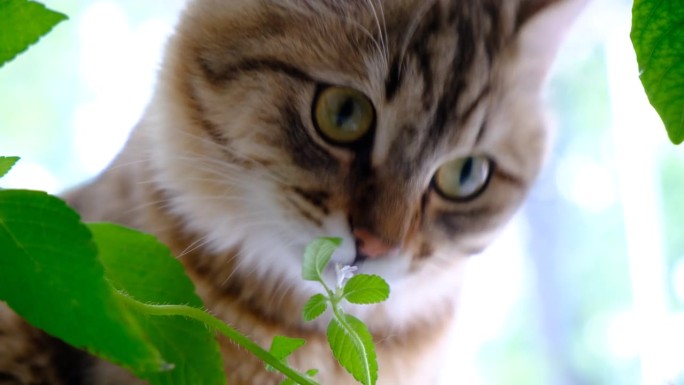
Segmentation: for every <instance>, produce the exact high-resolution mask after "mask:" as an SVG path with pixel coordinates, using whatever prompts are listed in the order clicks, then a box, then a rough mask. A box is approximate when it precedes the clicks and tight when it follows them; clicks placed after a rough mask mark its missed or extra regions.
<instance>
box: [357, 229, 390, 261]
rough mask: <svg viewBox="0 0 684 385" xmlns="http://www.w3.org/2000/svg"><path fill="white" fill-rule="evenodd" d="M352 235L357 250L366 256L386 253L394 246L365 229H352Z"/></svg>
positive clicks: (377, 255)
mask: <svg viewBox="0 0 684 385" xmlns="http://www.w3.org/2000/svg"><path fill="white" fill-rule="evenodd" d="M354 236H355V237H356V240H357V242H358V250H359V251H360V252H361V254H363V255H364V256H366V257H368V258H378V257H381V256H383V255H387V254H389V253H390V252H392V251H393V250H394V249H395V248H396V247H395V246H392V245H390V244H388V243H387V242H385V241H383V240H382V239H380V237H378V236H377V235H375V234H373V233H371V232H370V231H368V230H365V229H354Z"/></svg>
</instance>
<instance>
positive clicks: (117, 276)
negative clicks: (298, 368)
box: [88, 223, 226, 385]
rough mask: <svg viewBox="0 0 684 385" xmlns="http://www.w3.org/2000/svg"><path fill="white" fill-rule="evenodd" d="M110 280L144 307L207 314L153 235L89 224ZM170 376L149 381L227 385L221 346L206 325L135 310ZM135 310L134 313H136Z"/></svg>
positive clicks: (151, 377)
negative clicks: (178, 308) (151, 305)
mask: <svg viewBox="0 0 684 385" xmlns="http://www.w3.org/2000/svg"><path fill="white" fill-rule="evenodd" d="M88 227H89V228H90V230H91V232H92V233H93V239H94V240H95V242H96V243H97V245H98V247H99V249H100V254H99V256H100V260H101V261H102V263H103V264H104V267H105V271H106V276H107V279H108V280H109V281H110V282H111V283H112V285H113V286H114V287H115V288H116V289H118V290H120V291H122V292H124V293H126V294H127V295H129V296H131V297H132V298H134V299H136V300H137V301H140V302H143V303H154V304H183V305H189V306H193V307H196V308H200V309H201V308H203V306H204V305H203V304H202V301H201V300H200V298H199V297H198V296H197V295H196V294H195V287H194V285H193V283H192V282H191V281H190V279H189V278H188V277H187V275H186V274H185V271H184V269H183V266H182V265H181V264H180V262H178V260H176V258H175V257H174V256H173V255H172V254H171V252H170V251H169V249H168V248H167V247H166V246H165V245H163V244H161V243H160V242H159V241H158V240H156V239H155V238H154V237H152V236H151V235H148V234H143V233H140V232H138V231H135V230H131V229H127V228H125V227H122V226H118V225H113V224H102V223H98V224H90V225H88ZM131 310H132V312H133V313H134V316H135V317H136V318H137V319H138V322H139V323H140V324H141V325H143V326H144V332H145V334H146V336H147V338H148V340H149V341H150V343H152V344H153V345H154V346H156V347H157V349H159V351H160V352H161V354H162V356H163V357H164V359H165V360H166V361H167V362H168V363H170V364H173V369H172V370H169V371H164V372H159V373H152V374H149V375H146V376H145V378H146V379H147V380H148V381H149V382H150V383H151V384H160V385H161V384H174V385H224V384H225V383H226V375H225V373H224V371H223V360H222V358H221V353H220V350H219V346H218V342H217V341H216V338H215V337H214V334H213V332H212V331H211V330H209V329H208V328H207V327H205V325H204V324H202V323H200V322H197V321H195V320H192V319H189V318H185V317H159V316H148V315H146V314H143V313H139V312H138V311H137V310H136V309H131ZM134 310H135V311H134Z"/></svg>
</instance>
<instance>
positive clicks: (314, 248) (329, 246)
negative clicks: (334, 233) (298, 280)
mask: <svg viewBox="0 0 684 385" xmlns="http://www.w3.org/2000/svg"><path fill="white" fill-rule="evenodd" d="M341 244H342V239H340V238H318V239H316V240H314V241H313V242H311V243H309V245H308V246H306V249H305V250H304V262H303V263H302V278H304V280H306V281H322V280H323V278H322V275H323V270H324V269H325V266H327V265H328V262H330V258H331V257H332V254H333V252H334V251H335V249H337V248H338V247H339V246H340V245H341Z"/></svg>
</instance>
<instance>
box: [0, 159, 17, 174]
mask: <svg viewBox="0 0 684 385" xmlns="http://www.w3.org/2000/svg"><path fill="white" fill-rule="evenodd" d="M18 161H19V157H17V156H9V157H8V156H0V178H2V177H3V176H5V175H7V173H8V172H9V171H10V170H11V169H12V167H14V165H15V164H16V163H17V162H18Z"/></svg>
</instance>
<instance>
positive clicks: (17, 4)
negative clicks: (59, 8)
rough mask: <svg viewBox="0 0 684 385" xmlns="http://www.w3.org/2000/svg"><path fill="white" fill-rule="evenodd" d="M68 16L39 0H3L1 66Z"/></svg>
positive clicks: (0, 8)
mask: <svg viewBox="0 0 684 385" xmlns="http://www.w3.org/2000/svg"><path fill="white" fill-rule="evenodd" d="M66 19H67V16H66V15H64V14H61V13H59V12H55V11H51V10H49V9H47V8H45V6H44V5H43V4H40V3H37V2H35V1H28V0H2V1H0V67H2V66H3V65H4V64H5V63H6V62H8V61H10V60H12V59H14V58H15V57H16V56H17V55H18V54H20V53H22V52H23V51H25V50H26V49H28V47H30V46H31V45H32V44H34V43H36V42H37V41H38V40H40V38H41V37H42V36H43V35H45V34H47V33H48V32H50V30H51V29H52V28H53V27H54V26H55V25H57V24H58V23H59V22H61V21H63V20H66Z"/></svg>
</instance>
